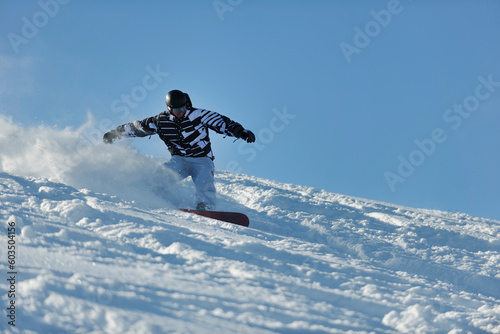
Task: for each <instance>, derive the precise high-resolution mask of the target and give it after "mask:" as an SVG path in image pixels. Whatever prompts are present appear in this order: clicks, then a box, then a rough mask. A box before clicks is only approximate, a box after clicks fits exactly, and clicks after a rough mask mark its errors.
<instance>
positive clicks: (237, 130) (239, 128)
mask: <svg viewBox="0 0 500 334" xmlns="http://www.w3.org/2000/svg"><path fill="white" fill-rule="evenodd" d="M243 130H245V129H244V128H243V127H242V126H241V125H239V124H238V125H236V126H235V127H234V129H233V131H232V132H233V136H235V137H236V138H241V133H242V132H243Z"/></svg>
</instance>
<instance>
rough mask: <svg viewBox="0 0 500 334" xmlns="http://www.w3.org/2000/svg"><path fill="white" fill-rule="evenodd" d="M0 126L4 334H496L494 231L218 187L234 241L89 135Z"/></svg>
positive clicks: (435, 217) (220, 177) (120, 151)
mask: <svg viewBox="0 0 500 334" xmlns="http://www.w3.org/2000/svg"><path fill="white" fill-rule="evenodd" d="M0 126H1V127H2V129H4V131H3V133H0V166H1V172H0V211H1V213H2V222H3V224H4V228H2V231H3V232H2V235H1V238H0V240H1V241H0V243H1V245H0V257H1V258H2V261H1V262H0V263H1V266H0V267H1V272H2V273H3V276H4V277H6V276H7V272H9V268H8V265H7V244H8V239H7V225H8V224H9V223H15V227H16V232H15V233H16V235H15V240H16V250H17V253H16V270H17V272H18V274H17V281H16V284H15V289H16V297H15V302H16V306H17V308H16V321H15V324H16V326H15V327H13V326H11V325H9V324H8V321H9V319H8V318H7V317H6V316H5V314H6V313H7V310H6V307H7V306H8V303H9V301H10V298H9V297H8V294H7V291H8V290H9V282H8V281H7V280H6V279H2V280H0V287H1V290H2V291H4V292H3V293H2V294H1V302H2V305H3V306H2V309H4V311H3V315H2V317H1V318H0V329H1V331H2V333H4V332H5V333H354V332H355V333H469V332H470V333H500V222H497V221H493V220H488V219H483V218H476V217H471V216H468V215H466V214H462V213H450V212H441V211H429V210H423V209H413V208H407V207H401V206H397V205H391V204H387V203H381V202H376V201H370V200H365V199H360V198H353V197H349V196H343V195H339V194H333V193H328V192H326V191H323V190H319V189H314V188H309V187H304V186H298V185H292V184H282V183H278V182H274V181H270V180H265V179H260V178H256V177H251V176H247V175H242V174H233V173H229V172H226V171H218V172H217V175H216V186H217V190H218V205H219V209H223V210H227V211H239V212H243V213H245V214H247V215H248V216H249V218H250V227H249V228H245V227H241V226H236V225H232V224H228V223H222V222H218V221H214V220H211V219H208V218H204V217H201V216H196V215H192V214H189V213H184V212H181V211H179V210H177V208H178V207H180V206H186V205H190V204H191V203H192V200H193V191H194V190H193V187H192V185H191V182H190V181H189V180H186V181H182V182H175V181H176V180H175V176H174V175H172V173H170V172H169V171H168V170H166V169H164V168H163V167H162V165H161V162H162V161H161V159H155V158H152V157H146V156H141V155H140V154H138V153H137V152H136V151H135V150H133V149H132V148H130V147H129V146H127V144H126V143H120V144H119V145H103V144H101V143H100V142H98V141H97V140H96V141H94V142H90V141H89V139H88V138H89V137H88V136H86V133H89V131H90V130H89V129H92V126H93V122H92V120H91V119H89V123H88V124H86V125H84V126H82V128H80V129H76V130H73V129H62V130H59V129H54V128H48V127H38V128H29V129H23V127H21V126H20V125H17V124H15V123H13V121H12V120H10V119H7V118H5V117H0ZM89 143H90V144H89ZM79 146H80V147H84V148H85V150H83V149H82V150H72V149H71V148H74V147H79Z"/></svg>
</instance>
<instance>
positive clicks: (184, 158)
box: [103, 90, 255, 210]
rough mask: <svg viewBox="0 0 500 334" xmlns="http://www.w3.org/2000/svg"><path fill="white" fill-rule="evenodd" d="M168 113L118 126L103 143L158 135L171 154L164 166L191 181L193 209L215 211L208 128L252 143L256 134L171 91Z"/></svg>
mask: <svg viewBox="0 0 500 334" xmlns="http://www.w3.org/2000/svg"><path fill="white" fill-rule="evenodd" d="M166 103H167V110H166V111H164V112H162V113H160V114H159V115H157V116H153V117H148V118H146V119H144V120H142V121H135V122H133V123H127V124H123V125H120V126H118V127H117V128H116V129H115V130H111V131H108V132H106V134H104V138H103V140H104V142H105V143H107V144H112V143H113V140H115V139H117V138H118V139H122V138H123V137H147V136H150V135H153V134H158V135H159V136H160V139H161V140H163V141H164V142H165V144H166V145H167V147H168V150H169V151H170V154H171V155H172V158H171V159H170V161H169V162H167V163H166V164H165V166H167V167H168V168H170V169H172V170H174V171H175V172H177V173H178V174H179V176H180V177H181V179H184V178H186V177H188V176H191V177H192V178H193V182H194V185H195V188H196V209H197V210H214V209H215V205H216V200H215V197H216V196H215V185H214V163H213V159H214V156H213V153H212V148H211V144H210V138H209V136H208V129H212V130H214V131H215V132H217V133H220V134H224V135H228V136H231V137H236V138H241V139H243V140H245V141H246V142H248V143H253V142H255V135H254V134H253V133H252V131H250V130H246V129H244V128H243V126H241V124H239V123H237V122H235V121H232V120H231V119H229V118H228V117H226V116H223V115H220V114H218V113H216V112H214V111H210V110H206V109H201V108H194V107H193V105H192V103H191V99H190V98H189V95H188V94H186V93H184V92H181V91H180V90H171V91H170V92H168V94H167V96H166Z"/></svg>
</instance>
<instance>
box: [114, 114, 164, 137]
mask: <svg viewBox="0 0 500 334" xmlns="http://www.w3.org/2000/svg"><path fill="white" fill-rule="evenodd" d="M156 123H157V116H153V117H148V118H146V119H143V120H142V121H135V122H133V123H126V124H123V125H119V126H118V127H117V128H116V132H117V134H118V135H119V136H120V137H147V136H151V135H154V134H156V133H157V130H158V127H157V126H156Z"/></svg>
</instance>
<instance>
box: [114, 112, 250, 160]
mask: <svg viewBox="0 0 500 334" xmlns="http://www.w3.org/2000/svg"><path fill="white" fill-rule="evenodd" d="M238 127H241V125H240V124H239V123H237V122H234V121H232V120H230V119H229V118H228V117H226V116H223V115H220V114H218V113H216V112H214V111H210V110H206V109H199V108H190V109H188V110H187V111H186V114H185V115H184V117H183V118H181V119H178V118H177V117H175V116H174V115H171V114H170V113H168V112H167V111H164V112H162V113H161V114H159V115H157V116H153V117H148V118H146V119H143V120H142V121H135V122H133V123H128V124H124V125H120V126H118V127H117V128H116V131H117V133H118V135H119V136H121V137H146V136H150V135H153V134H158V135H159V136H160V139H161V140H163V141H164V142H165V144H166V145H167V147H168V150H169V151H170V153H171V154H172V155H180V156H185V157H209V158H211V159H213V158H214V156H213V153H212V148H211V144H210V138H209V136H208V129H212V130H214V131H215V132H217V133H220V134H224V135H228V136H231V137H235V135H234V131H235V129H236V128H238Z"/></svg>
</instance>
